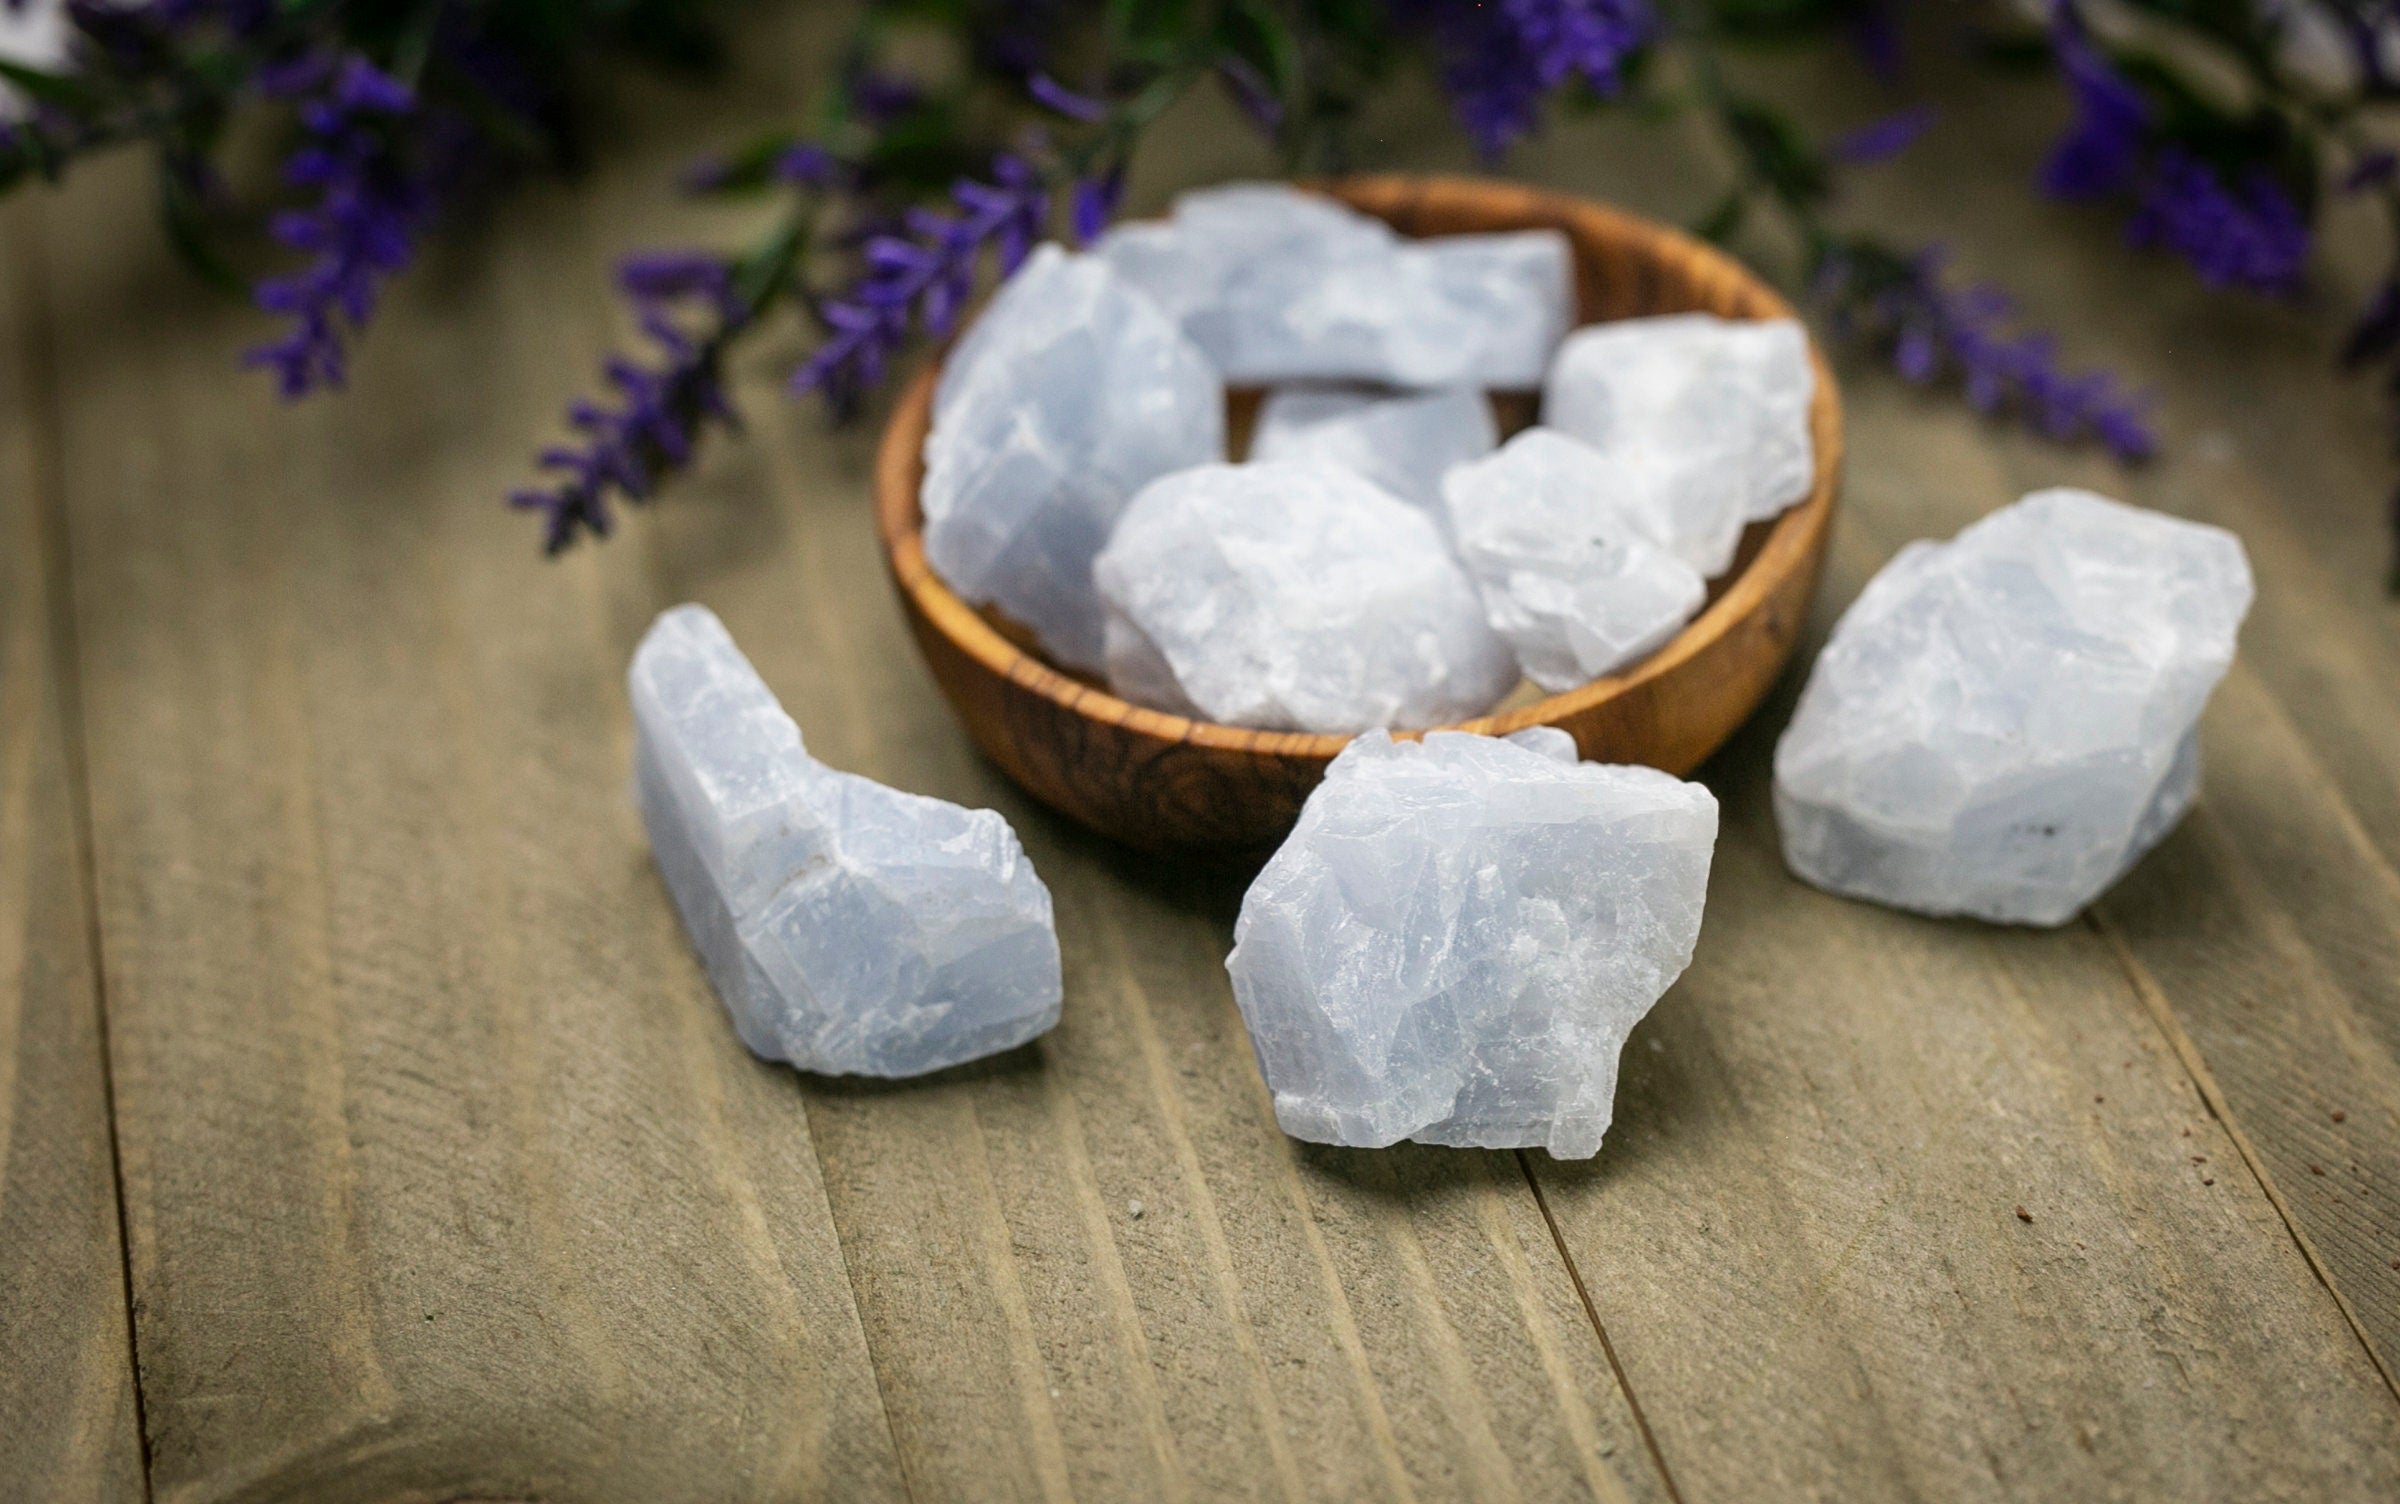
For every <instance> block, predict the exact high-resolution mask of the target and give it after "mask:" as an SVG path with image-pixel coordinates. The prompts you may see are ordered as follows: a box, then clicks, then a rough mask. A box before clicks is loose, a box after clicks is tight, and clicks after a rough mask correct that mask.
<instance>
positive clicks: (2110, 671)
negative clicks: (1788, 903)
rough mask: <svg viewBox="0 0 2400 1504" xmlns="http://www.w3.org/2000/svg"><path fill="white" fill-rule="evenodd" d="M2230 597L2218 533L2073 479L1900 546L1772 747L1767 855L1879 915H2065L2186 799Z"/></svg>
mask: <svg viewBox="0 0 2400 1504" xmlns="http://www.w3.org/2000/svg"><path fill="white" fill-rule="evenodd" d="M2250 596H2251V583H2250V566H2249V562H2248V560H2247V558H2246V557H2245V556H2244V554H2243V551H2242V545H2241V541H2240V540H2239V539H2237V538H2236V537H2234V535H2233V534H2231V533H2229V532H2226V531H2225V530H2224V529H2222V528H2215V527H2208V526H2205V525H2203V524H2199V523H2192V522H2185V521H2182V520H2180V519H2177V518H2173V517H2167V516H2163V515H2161V514H2159V513H2156V512H2147V511H2143V510H2140V509H2138V508H2135V507H2129V506H2125V505H2122V504H2121V503H2118V502H2113V501H2109V500H2107V499H2106V498H2104V497H2100V496H2095V495H2093V494H2092V493H2090V492H2088V491H2074V490H2054V491H2037V492H2035V493H2033V494H2032V495H2030V496H2027V497H2026V498H2025V499H2024V500H2022V501H2020V502H2017V503H2016V504H2015V505H2013V506H2009V507H2004V508H2002V509H2001V510H1999V511H1997V512H1994V513H1993V514H1991V515H1990V516H1988V517H1986V518H1984V519H1983V520H1982V521H1980V522H1977V523H1975V524H1974V525H1973V526H1971V527H1969V528H1967V529H1966V530H1965V531H1963V532H1961V533H1960V534H1959V535H1958V536H1957V537H1956V538H1954V539H1952V540H1951V541H1949V542H1947V543H1932V542H1922V541H1921V542H1916V543H1912V544H1910V545H1908V546H1907V547H1906V548H1904V549H1902V550H1901V551H1900V552H1899V553H1898V554H1897V555H1896V556H1894V558H1893V559H1892V561H1891V562H1890V563H1889V564H1887V565H1885V566H1884V567H1883V570H1882V571H1881V572H1880V573H1878V574H1877V575H1876V576H1875V578H1874V579H1873V580H1871V581H1869V582H1868V585H1867V588H1866V589H1865V590H1864V591H1863V592H1861V593H1860V595H1859V598H1858V600H1857V601H1856V602H1855V603H1854V604H1853V605H1852V606H1851V607H1850V609H1849V610H1848V611H1847V612H1845V613H1844V614H1843V616H1842V619H1841V622H1840V623H1839V624H1838V625H1837V626H1836V627H1835V628H1834V632H1833V638H1832V640H1831V641H1830V642H1828V643H1827V644H1826V646H1825V651H1824V653H1823V654H1822V655H1821V656H1819V657H1818V659H1817V662H1816V667H1815V668H1814V669H1813V670H1812V671H1811V672H1810V674H1809V680H1808V687H1807V689H1806V690H1805V691H1803V692H1802V694H1801V697H1800V706H1799V709H1798V710H1797V712H1795V714H1794V715H1793V717H1792V723H1791V725H1790V727H1788V728H1787V729H1786V730H1785V731H1784V734H1783V739H1782V741H1781V742H1779V743H1778V744H1777V746H1776V748H1775V812H1776V818H1777V820H1778V822H1779V824H1780V825H1781V826H1782V830H1783V852H1784V859H1785V860H1786V861H1788V862H1789V863H1790V864H1791V867H1792V870H1793V871H1794V872H1797V873H1798V874H1800V876H1802V877H1804V878H1806V879H1808V880H1809V881H1810V882H1812V883H1815V884H1816V885H1817V886H1819V887H1821V888H1827V889H1830V890H1832V891H1834V892H1837V893H1847V894H1851V895H1853V896H1856V897H1860V898H1870V899H1874V900H1876V901H1877V902H1880V903H1887V904H1891V905H1893V906H1894V907H1896V908H1904V909H1915V910H1918V911H1921V912H1924V913H1928V914H1970V915H1974V916H1976V917H1979V918H1983V919H1990V920H1995V921H2000V922H2005V923H2020V924H2063V923H2065V922H2066V921H2067V920H2069V919H2071V918H2073V917H2074V916H2075V915H2076V914H2077V913H2078V912H2079V911H2081V910H2082V908H2083V907H2084V905H2086V904H2088V903H2090V902H2091V901H2092V900H2093V899H2094V898H2097V897H2098V896H2099V895H2100V894H2101V892H2102V891H2104V890H2105V889H2106V888H2107V887H2108V886H2109V884H2111V883H2113V882H2115V881H2116V880H2117V878H2118V877H2119V876H2121V875H2122V874H2123V873H2124V872H2125V870H2126V869H2127V868H2129V867H2130V866H2132V865H2133V863H2134V862H2135V861H2137V860H2139V859H2140V857H2141V856H2142V854H2143V853H2144V852H2145V851H2147V850H2149V849H2150V847H2152V846H2153V845H2155V844H2157V842H2158V841H2159V840H2160V839H2161V838H2163V837H2164V836H2165V835H2166V833H2167V832H2168V831H2169V830H2170V829H2172V828H2173V827H2174V824H2175V822H2176V821H2177V820H2178V819H2180V818H2181V817H2182V815H2183V812H2184V809H2185V808H2186V807H2187V806H2188V805H2189V804H2190V803H2191V800H2192V796H2193V794H2194V793H2195V792H2196V790H2197V789H2198V786H2199V772H2200V764H2199V743H2198V739H2197V736H2196V733H2195V726H2196V723H2197V722H2198V720H2199V718H2200V711H2201V708H2202V707H2203V706H2204V705H2206V704H2207V702H2208V696H2209V693H2210V691H2212V690H2213V689H2214V688H2215V687H2216V684H2217V681H2218V680H2219V679H2220V678H2222V677H2223V676H2224V673H2225V670H2226V668H2227V667H2228V666H2229V665H2230V664H2231V663H2232V661H2233V649H2234V636H2235V633H2236V632H2237V631H2238V630H2239V628H2240V626H2241V621H2242V617H2243V615H2244V614H2245V613H2246V612H2247V611H2248V610H2249V608H2250Z"/></svg>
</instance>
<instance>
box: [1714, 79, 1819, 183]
mask: <svg viewBox="0 0 2400 1504" xmlns="http://www.w3.org/2000/svg"><path fill="white" fill-rule="evenodd" d="M1722 109H1723V112H1724V118H1725V126H1726V129H1727V130H1729V131H1730V132H1732V134H1733V138H1734V143H1735V144H1736V145H1737V146H1739V147H1740V148H1741V151H1742V157H1743V159H1744V161H1745V162H1746V163H1747V164H1748V165H1749V168H1750V171H1751V173H1752V174H1753V175H1754V176H1755V177H1756V178H1757V179H1758V180H1759V181H1760V182H1761V183H1764V184H1765V185H1766V186H1767V187H1768V188H1770V189H1772V190H1774V193H1775V195H1776V197H1778V198H1781V199H1782V200H1784V202H1786V203H1789V204H1793V205H1796V206H1799V207H1803V208H1805V207H1809V206H1812V205H1815V204H1818V203H1821V202H1823V201H1824V199H1825V196H1826V193H1827V191H1828V189H1829V187H1830V183H1829V179H1828V175H1827V173H1826V169H1825V162H1824V159H1823V158H1821V157H1819V156H1818V155H1817V154H1816V152H1815V151H1813V150H1812V149H1810V147H1809V145H1808V141H1807V138H1806V137H1804V136H1802V135H1801V134H1800V131H1799V128H1798V127H1796V126H1794V125H1793V124H1792V123H1791V122H1790V121H1789V120H1786V119H1785V118H1784V117H1783V116H1782V115H1780V114H1777V113H1776V112H1775V111H1773V110H1770V109H1768V108H1766V107H1765V106H1763V105H1757V104H1753V103H1751V102H1749V101H1747V100H1742V99H1728V100H1726V101H1725V102H1724V104H1723V106H1722Z"/></svg>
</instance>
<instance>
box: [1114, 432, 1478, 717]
mask: <svg viewBox="0 0 2400 1504" xmlns="http://www.w3.org/2000/svg"><path fill="white" fill-rule="evenodd" d="M1093 577H1094V579H1095V581H1096V582H1097V583H1098V585H1099V589H1100V595H1101V599H1102V600H1103V601H1104V602H1105V603H1106V606H1107V611H1108V622H1107V629H1106V634H1105V636H1106V641H1107V647H1108V676H1109V683H1110V685H1111V686H1112V687H1114V688H1115V689H1116V690H1117V692H1118V693H1119V694H1120V695H1123V696H1124V697H1125V698H1127V699H1130V700H1133V701H1135V702H1136V703H1140V704H1147V705H1152V706H1155V707H1157V708H1159V709H1162V710H1171V711H1175V712H1177V713H1179V714H1183V715H1192V716H1197V717H1200V718H1202V719H1206V720H1212V721H1219V722H1223V723H1225V724H1228V725H1235V726H1256V727H1261V728H1264V729H1267V730H1274V731H1324V732H1355V731H1364V730H1366V729H1368V728H1370V727H1375V726H1404V727H1417V726H1438V725H1441V724H1443V723H1445V722H1448V721H1456V720H1463V719H1465V718H1467V717H1469V716H1475V715H1480V714H1482V713H1483V712H1484V711H1486V710H1489V709H1490V708H1491V707H1492V705H1493V703H1494V702H1495V701H1497V700H1498V699H1499V698H1500V697H1501V696H1502V695H1504V694H1506V693H1507V692H1508V691H1509V689H1510V688H1511V687H1512V686H1514V685H1515V683H1516V682H1517V677H1518V676H1517V666H1516V661H1515V660H1514V659H1513V658H1512V657H1511V656H1510V654H1509V651H1508V646H1507V644H1505V643H1503V642H1502V641H1501V640H1500V639H1499V638H1498V637H1497V636H1495V635H1494V634H1493V632H1492V630H1491V628H1490V627H1489V626H1487V625H1486V624H1485V623H1484V619H1483V606H1482V603H1481V601H1480V600H1479V599H1478V598H1477V596H1476V594H1475V587H1474V585H1473V583H1472V582H1470V581H1469V580H1468V578H1467V575H1466V572H1465V571H1464V570H1463V569H1461V568H1460V567H1459V564H1458V561H1457V559H1456V558H1454V557H1452V555H1451V553H1450V549H1449V546H1448V545H1447V544H1446V543H1445V542H1444V541H1443V539H1442V535H1441V531H1440V529H1438V528H1437V527H1435V525H1434V523H1433V519H1432V518H1430V517H1428V516H1427V515H1426V514H1425V513H1423V512H1421V511H1419V510H1417V509H1416V508H1415V507H1412V506H1410V505H1408V503H1406V502H1404V501H1401V500H1399V499H1398V498H1396V497H1394V496H1392V495H1390V494H1389V493H1387V492H1385V491H1383V490H1381V489H1380V488H1378V487H1377V486H1375V485H1374V484H1373V483H1372V482H1370V481H1367V480H1364V479H1362V478H1360V477H1359V476H1357V475H1354V474H1352V473H1351V472H1350V471H1347V470H1343V469H1339V468H1337V467H1335V466H1332V465H1320V464H1302V463H1297V462H1274V463H1262V464H1250V465H1202V466H1199V467H1197V468H1195V469H1191V470H1186V471H1183V472H1181V473H1180V474H1176V475H1170V476H1165V477H1162V478H1161V479H1159V480H1156V481H1153V482H1151V483H1150V484H1149V485H1148V486H1146V487H1144V488H1143V490H1142V494H1141V495H1139V496H1137V497H1135V498H1134V501H1133V505H1132V506H1130V507H1128V508H1126V511H1125V517H1124V520H1123V521H1122V522H1120V523H1119V524H1118V526H1117V531H1116V536H1115V537H1113V538H1111V539H1110V540H1109V544H1108V547H1107V548H1106V549H1105V550H1103V551H1102V553H1101V555H1100V558H1099V560H1098V561H1097V563H1096V564H1095V565H1094V566H1093Z"/></svg>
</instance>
